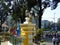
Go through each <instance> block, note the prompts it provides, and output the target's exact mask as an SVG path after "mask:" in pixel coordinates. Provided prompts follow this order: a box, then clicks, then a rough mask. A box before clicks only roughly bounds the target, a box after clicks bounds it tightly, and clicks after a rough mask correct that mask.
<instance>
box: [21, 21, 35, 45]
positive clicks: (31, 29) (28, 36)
mask: <svg viewBox="0 0 60 45" xmlns="http://www.w3.org/2000/svg"><path fill="white" fill-rule="evenodd" d="M27 21H29V20H27ZM27 21H26V23H24V24H20V28H21V35H20V37H21V38H23V41H22V45H33V37H34V34H35V24H32V23H31V22H27Z"/></svg>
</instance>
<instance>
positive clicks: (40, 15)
mask: <svg viewBox="0 0 60 45" xmlns="http://www.w3.org/2000/svg"><path fill="white" fill-rule="evenodd" d="M38 4H39V7H40V11H39V28H41V18H42V12H43V11H42V0H38Z"/></svg>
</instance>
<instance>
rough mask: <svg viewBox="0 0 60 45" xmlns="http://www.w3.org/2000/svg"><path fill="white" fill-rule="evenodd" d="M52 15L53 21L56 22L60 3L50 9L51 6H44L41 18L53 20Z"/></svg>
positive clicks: (59, 12)
mask: <svg viewBox="0 0 60 45" xmlns="http://www.w3.org/2000/svg"><path fill="white" fill-rule="evenodd" d="M54 15H55V22H57V19H58V18H60V3H58V6H57V8H56V9H55V10H51V8H50V7H49V8H46V9H45V10H44V13H43V16H42V20H49V21H54V19H53V18H54Z"/></svg>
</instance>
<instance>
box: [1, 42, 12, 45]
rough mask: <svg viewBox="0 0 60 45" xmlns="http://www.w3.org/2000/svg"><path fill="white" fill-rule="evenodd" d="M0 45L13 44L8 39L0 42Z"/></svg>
mask: <svg viewBox="0 0 60 45" xmlns="http://www.w3.org/2000/svg"><path fill="white" fill-rule="evenodd" d="M1 45H13V44H11V43H10V42H9V41H4V42H1Z"/></svg>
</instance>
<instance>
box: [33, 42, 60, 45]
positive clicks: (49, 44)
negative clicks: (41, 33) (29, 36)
mask: <svg viewBox="0 0 60 45" xmlns="http://www.w3.org/2000/svg"><path fill="white" fill-rule="evenodd" d="M44 44H46V45H53V43H52V42H44V43H40V44H39V45H44ZM33 45H37V44H35V43H33ZM59 45H60V44H59Z"/></svg>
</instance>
